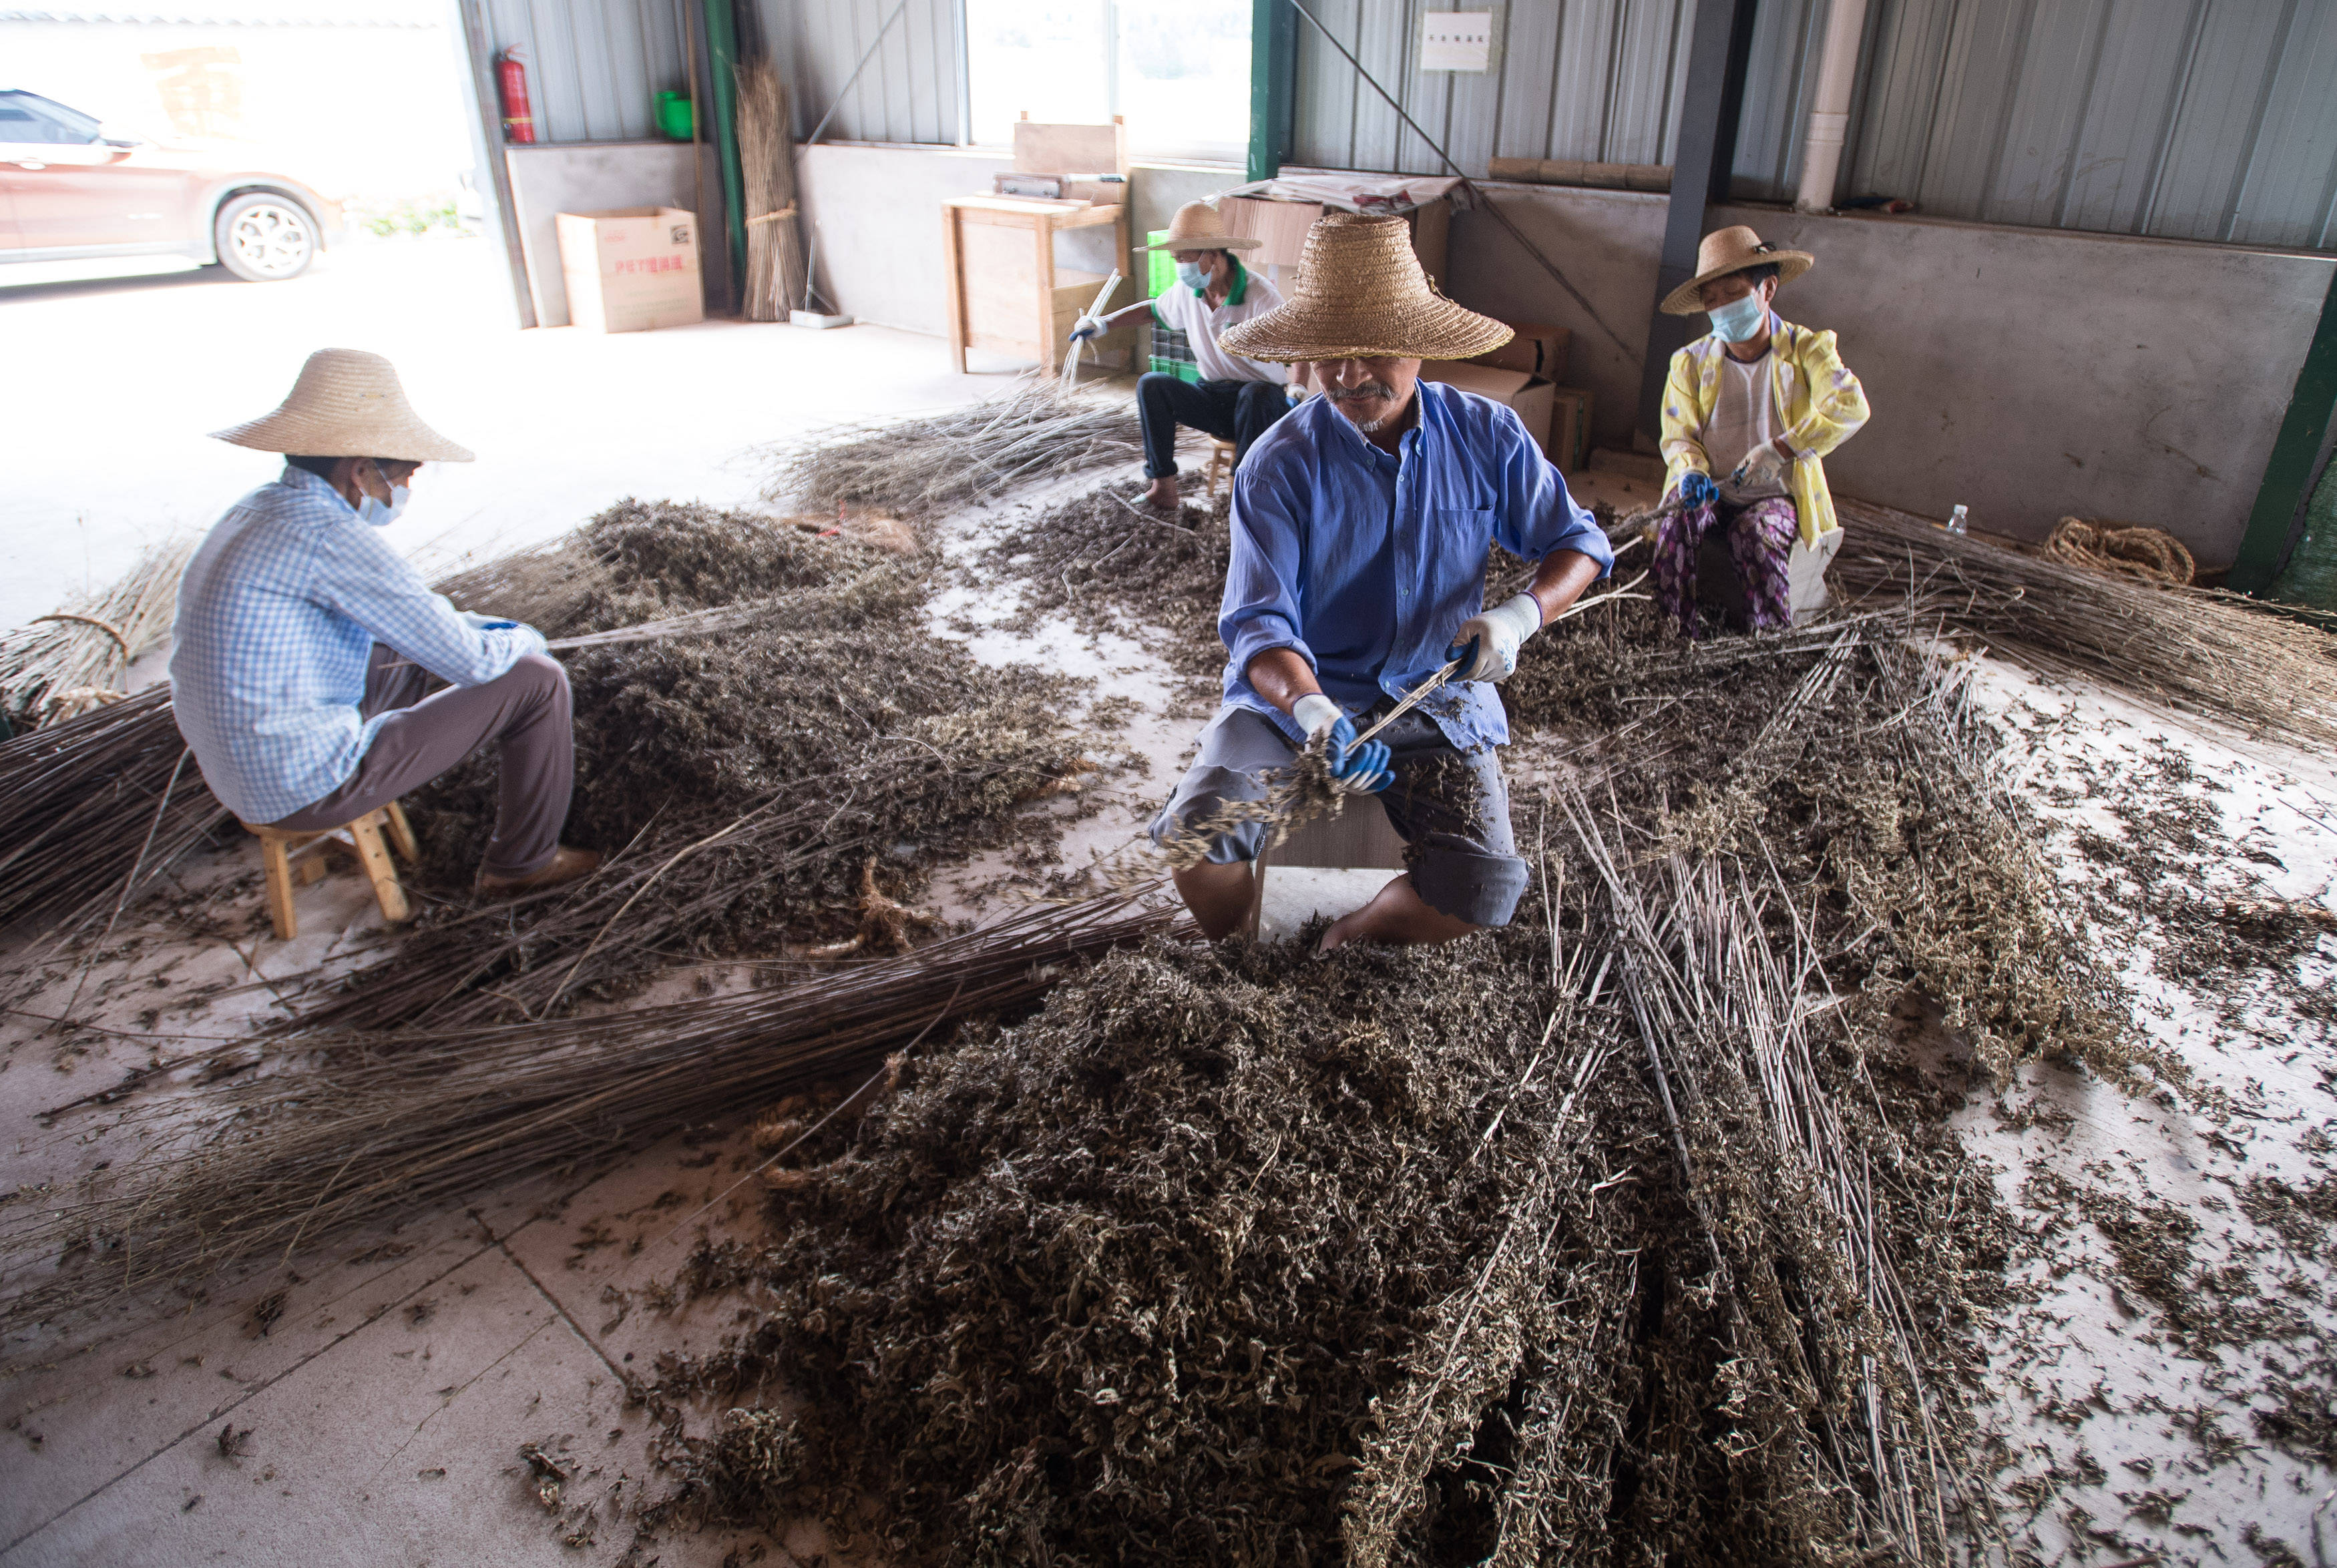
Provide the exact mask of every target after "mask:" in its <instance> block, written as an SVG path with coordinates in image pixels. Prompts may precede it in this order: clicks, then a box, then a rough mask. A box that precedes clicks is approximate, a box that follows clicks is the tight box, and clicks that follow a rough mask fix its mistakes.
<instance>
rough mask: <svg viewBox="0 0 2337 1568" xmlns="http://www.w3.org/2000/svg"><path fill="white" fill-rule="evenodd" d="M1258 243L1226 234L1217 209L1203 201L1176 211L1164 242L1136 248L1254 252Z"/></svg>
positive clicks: (1194, 202) (1188, 203)
mask: <svg viewBox="0 0 2337 1568" xmlns="http://www.w3.org/2000/svg"><path fill="white" fill-rule="evenodd" d="M1257 247H1258V241H1257V240H1255V239H1248V238H1247V237H1245V236H1243V235H1239V234H1227V232H1226V226H1225V221H1224V219H1220V218H1219V217H1218V216H1217V209H1216V208H1214V207H1212V206H1210V205H1209V204H1208V202H1206V201H1188V202H1187V203H1185V205H1184V206H1182V207H1179V208H1178V209H1177V216H1176V217H1174V218H1172V219H1169V220H1168V239H1164V240H1162V241H1161V242H1160V243H1159V244H1158V245H1139V246H1138V247H1137V248H1138V249H1139V250H1256V249H1257Z"/></svg>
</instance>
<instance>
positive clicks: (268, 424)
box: [211, 348, 472, 463]
mask: <svg viewBox="0 0 2337 1568" xmlns="http://www.w3.org/2000/svg"><path fill="white" fill-rule="evenodd" d="M211 433H212V434H213V435H214V436H216V437H218V438H219V439H220V440H221V441H227V442H232V443H235V444H236V445H238V446H249V447H250V448H252V449H253V450H254V451H257V452H281V453H293V454H298V455H301V456H307V457H388V458H396V459H397V460H399V461H401V462H406V463H469V462H470V461H472V457H471V452H470V449H469V448H468V447H462V446H457V445H455V443H453V442H451V441H449V440H447V439H446V438H445V436H443V435H441V434H439V433H437V432H436V431H435V430H433V429H431V428H430V427H429V426H428V425H426V424H423V423H422V421H421V419H420V418H419V417H418V416H417V415H416V414H415V412H414V410H413V408H412V406H410V405H409V404H407V403H406V388H405V387H404V386H402V385H399V383H398V379H397V369H396V366H395V365H391V364H390V363H389V361H388V360H386V359H384V358H383V357H382V356H381V355H378V354H366V353H363V352H360V351H359V350H357V349H354V348H320V349H318V350H317V352H316V353H314V354H312V355H309V356H308V364H306V365H302V366H301V367H300V379H299V380H298V381H296V382H294V383H293V384H292V394H291V395H290V396H288V397H287V398H286V399H285V400H284V402H283V404H281V405H280V406H279V407H278V409H277V410H276V412H275V413H273V414H269V416H268V417H267V418H265V419H254V420H248V421H246V422H245V423H244V424H238V425H231V426H230V427H229V428H228V429H226V430H214V431H213V432H211Z"/></svg>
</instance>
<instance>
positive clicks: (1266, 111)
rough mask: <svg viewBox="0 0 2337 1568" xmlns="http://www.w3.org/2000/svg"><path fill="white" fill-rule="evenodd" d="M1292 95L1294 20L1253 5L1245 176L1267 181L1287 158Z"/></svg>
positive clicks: (1271, 0) (1266, 2)
mask: <svg viewBox="0 0 2337 1568" xmlns="http://www.w3.org/2000/svg"><path fill="white" fill-rule="evenodd" d="M1297 96H1298V20H1297V18H1296V17H1295V16H1293V15H1290V13H1289V12H1287V11H1286V10H1284V9H1283V8H1282V7H1281V6H1280V5H1276V3H1275V0H1254V4H1253V5H1251V7H1250V19H1249V177H1250V178H1251V179H1252V180H1271V179H1273V178H1274V177H1275V176H1276V175H1277V174H1279V173H1281V172H1282V162H1283V160H1284V159H1286V158H1288V157H1289V156H1290V144H1291V121H1292V109H1293V106H1294V101H1295V100H1296V97H1297Z"/></svg>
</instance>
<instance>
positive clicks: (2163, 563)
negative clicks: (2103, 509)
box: [2045, 517, 2199, 588]
mask: <svg viewBox="0 0 2337 1568" xmlns="http://www.w3.org/2000/svg"><path fill="white" fill-rule="evenodd" d="M2045 553H2046V554H2047V555H2049V556H2050V557H2051V558H2052V559H2053V560H2058V561H2065V562H2067V563H2068V564H2069V565H2071V566H2089V567H2092V568H2094V569H2095V570H2098V571H2113V572H2118V573H2121V574H2123V575H2125V576H2127V577H2137V578H2140V579H2142V580H2144V581H2145V582H2156V583H2160V584H2163V585H2164V586H2166V587H2168V588H2188V587H2190V586H2191V585H2192V584H2193V583H2194V582H2195V581H2197V580H2198V578H2199V563H2198V562H2197V561H2195V560H2192V559H2191V552H2190V551H2189V550H2185V549H2184V548H2183V541H2180V540H2178V539H2176V537H2175V536H2174V535H2173V534H2171V533H2169V532H2167V531H2166V530H2165V529H2163V528H2144V527H2139V526H2128V525H2127V524H2124V523H2116V522H2088V521H2085V520H2084V519H2082V518H2076V517H2065V518H2063V519H2062V520H2061V521H2060V523H2059V525H2058V526H2057V527H2056V528H2055V529H2054V530H2053V533H2052V536H2051V537H2050V538H2049V539H2048V540H2046V541H2045Z"/></svg>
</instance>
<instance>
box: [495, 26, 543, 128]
mask: <svg viewBox="0 0 2337 1568" xmlns="http://www.w3.org/2000/svg"><path fill="white" fill-rule="evenodd" d="M495 84H496V87H497V89H498V90H499V91H500V92H501V93H503V100H504V141H517V142H521V143H523V144H524V143H530V142H533V141H534V140H535V115H534V112H533V111H532V110H530V109H529V107H528V102H527V67H526V66H524V65H523V64H521V63H520V61H519V50H518V49H517V48H516V47H513V48H510V49H506V50H504V52H503V54H502V56H501V57H500V58H498V59H497V60H496V62H495Z"/></svg>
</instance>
